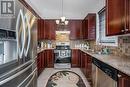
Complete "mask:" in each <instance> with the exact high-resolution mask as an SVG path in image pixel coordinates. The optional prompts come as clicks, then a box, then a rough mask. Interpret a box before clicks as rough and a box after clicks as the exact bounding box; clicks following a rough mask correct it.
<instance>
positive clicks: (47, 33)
mask: <svg viewBox="0 0 130 87" xmlns="http://www.w3.org/2000/svg"><path fill="white" fill-rule="evenodd" d="M56 28H57V25H56V22H55V20H45V21H44V39H47V40H55V39H56V33H55V30H56Z"/></svg>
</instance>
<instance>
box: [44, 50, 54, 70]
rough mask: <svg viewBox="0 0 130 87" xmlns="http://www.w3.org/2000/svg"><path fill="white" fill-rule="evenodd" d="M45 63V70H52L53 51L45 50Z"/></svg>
mask: <svg viewBox="0 0 130 87" xmlns="http://www.w3.org/2000/svg"><path fill="white" fill-rule="evenodd" d="M45 61H46V62H45V63H46V67H47V68H53V67H54V50H53V49H47V50H45Z"/></svg>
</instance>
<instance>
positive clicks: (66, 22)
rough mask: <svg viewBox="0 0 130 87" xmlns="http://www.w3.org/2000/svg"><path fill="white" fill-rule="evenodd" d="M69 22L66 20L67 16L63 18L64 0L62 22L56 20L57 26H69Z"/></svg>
mask: <svg viewBox="0 0 130 87" xmlns="http://www.w3.org/2000/svg"><path fill="white" fill-rule="evenodd" d="M68 23H69V21H67V20H66V18H65V16H63V0H62V16H61V17H60V20H56V24H58V25H68Z"/></svg>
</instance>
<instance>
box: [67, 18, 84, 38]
mask: <svg viewBox="0 0 130 87" xmlns="http://www.w3.org/2000/svg"><path fill="white" fill-rule="evenodd" d="M68 28H69V30H70V39H71V40H77V39H81V38H82V20H69V24H68Z"/></svg>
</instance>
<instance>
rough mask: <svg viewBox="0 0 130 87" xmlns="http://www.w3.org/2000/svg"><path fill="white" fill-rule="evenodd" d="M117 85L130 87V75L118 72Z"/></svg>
mask: <svg viewBox="0 0 130 87" xmlns="http://www.w3.org/2000/svg"><path fill="white" fill-rule="evenodd" d="M118 87H130V76H127V75H125V74H123V73H121V72H119V74H118Z"/></svg>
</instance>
